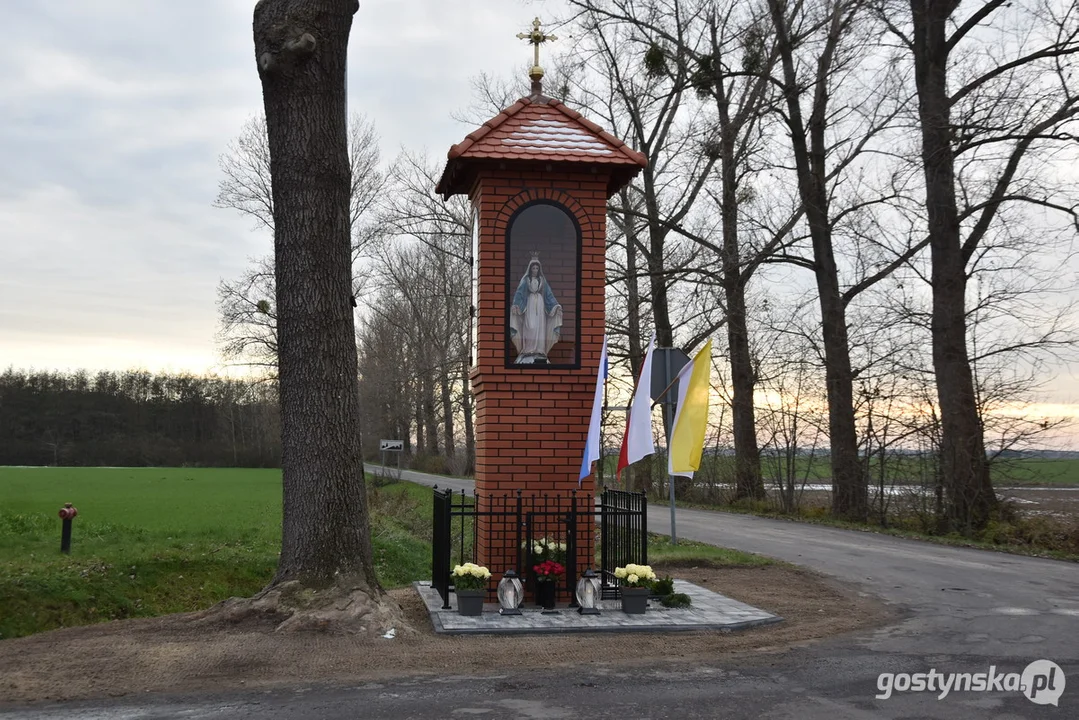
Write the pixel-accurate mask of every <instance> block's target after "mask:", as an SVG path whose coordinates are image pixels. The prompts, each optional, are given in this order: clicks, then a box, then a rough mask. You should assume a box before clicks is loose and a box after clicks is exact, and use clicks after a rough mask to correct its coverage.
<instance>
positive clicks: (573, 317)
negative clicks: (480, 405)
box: [506, 200, 581, 370]
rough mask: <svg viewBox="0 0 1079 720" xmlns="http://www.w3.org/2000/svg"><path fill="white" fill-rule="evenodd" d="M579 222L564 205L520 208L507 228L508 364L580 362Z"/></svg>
mask: <svg viewBox="0 0 1079 720" xmlns="http://www.w3.org/2000/svg"><path fill="white" fill-rule="evenodd" d="M580 289H581V226H580V223H578V221H577V218H576V217H574V215H573V213H571V212H570V211H569V209H568V208H566V207H565V206H564V205H562V204H560V203H556V202H553V201H551V200H538V201H535V202H531V203H528V204H526V205H523V206H521V207H520V208H518V209H517V211H516V212H515V213H514V214H513V216H512V217H511V218H510V221H509V223H508V225H507V229H506V367H513V368H521V369H537V370H538V369H542V368H545V367H561V368H564V367H579V366H580V304H581V292H580Z"/></svg>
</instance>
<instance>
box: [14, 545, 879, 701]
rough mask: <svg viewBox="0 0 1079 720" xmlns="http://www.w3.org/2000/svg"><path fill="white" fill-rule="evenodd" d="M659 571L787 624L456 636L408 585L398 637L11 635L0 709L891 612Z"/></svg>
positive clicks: (465, 668) (814, 594)
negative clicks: (439, 627) (435, 622)
mask: <svg viewBox="0 0 1079 720" xmlns="http://www.w3.org/2000/svg"><path fill="white" fill-rule="evenodd" d="M661 569H663V570H665V571H666V572H669V573H670V574H671V575H673V576H674V577H677V578H683V579H686V580H689V581H691V582H694V583H696V584H698V585H701V586H703V587H707V588H709V589H712V590H715V591H717V592H721V593H723V594H725V595H728V596H730V597H733V598H735V599H738V600H741V601H743V602H747V603H749V604H751V605H754V606H757V607H760V608H763V609H765V610H768V611H769V612H772V613H775V614H777V615H780V616H782V617H783V618H784V621H783V622H781V623H777V624H775V625H770V626H765V627H762V628H756V629H749V630H745V631H741V632H735V633H731V632H715V631H709V632H687V633H627V634H611V633H605V634H603V635H596V634H567V635H545V636H535V635H531V636H529V635H512V636H475V635H473V636H447V635H436V634H435V633H434V632H433V630H432V629H431V623H430V620H429V619H428V617H427V613H426V610H425V609H424V606H423V603H422V602H421V601H420V599H419V597H418V596H417V595H416V593H415V592H414V591H413V590H412V589H411V588H408V589H400V590H394V591H392V593H391V595H392V596H393V597H394V599H396V600H397V601H398V602H399V603H400V604H401V606H402V609H403V610H404V611H405V613H406V615H407V618H408V620H409V622H410V623H411V624H412V626H413V627H414V628H416V632H414V633H402V634H399V635H398V636H397V637H396V638H394V639H392V640H388V639H382V638H375V639H367V638H362V637H356V636H346V635H329V634H324V633H318V632H294V633H274V632H272V626H269V627H266V628H244V629H238V628H235V627H220V628H216V629H207V628H206V627H205V626H203V627H193V623H192V619H191V618H192V615H170V616H166V617H160V618H150V619H142V620H125V621H118V622H110V623H103V624H100V625H91V626H86V627H78V628H68V629H64V630H56V631H53V632H48V633H41V634H39V635H33V636H30V637H25V638H16V639H12V640H3V641H0V703H25V702H32V701H40V700H52V701H57V700H75V699H86V698H97V697H119V696H122V695H127V694H132V693H144V692H168V693H188V692H203V691H205V692H214V691H224V690H230V689H240V688H244V689H268V688H274V687H288V686H298V685H306V684H353V683H362V682H372V681H379V680H387V679H401V678H405V677H416V676H432V675H445V674H446V673H447V672H452V673H453V674H454V675H455V676H464V675H471V674H483V673H491V672H501V671H505V670H506V669H512V668H518V667H529V668H532V669H544V668H553V667H559V668H563V669H564V668H566V667H568V666H572V665H575V664H582V663H587V664H589V665H592V666H596V665H600V666H609V667H613V666H630V665H634V664H642V663H655V662H656V661H657V660H660V661H667V662H673V663H676V664H677V663H690V664H697V663H701V662H715V661H717V660H719V659H721V658H723V657H724V656H730V655H734V654H740V653H748V654H761V653H776V652H782V651H784V650H785V649H787V648H789V647H791V646H793V645H797V644H802V643H806V642H808V641H813V640H816V639H819V638H825V637H829V636H832V635H836V634H839V633H844V632H849V631H853V630H858V629H861V628H866V627H870V626H878V625H881V624H883V623H885V622H886V621H888V620H889V619H891V618H893V617H894V612H893V611H892V610H890V609H888V608H886V607H885V606H884V605H882V604H881V603H879V602H877V601H876V600H873V599H870V598H868V597H864V596H861V595H859V594H858V593H857V592H854V591H852V590H849V589H847V588H844V587H840V586H838V585H836V584H833V583H832V582H830V581H828V580H826V579H824V578H822V577H820V576H818V575H815V574H813V573H810V572H807V571H804V570H801V569H797V568H792V567H790V566H785V565H775V566H766V567H759V568H708V567H692V568H690V567H678V568H673V567H665V568H661ZM540 638H541V639H540ZM526 648H527V649H526ZM376 657H377V661H376V660H375V658H376ZM448 669H452V670H448Z"/></svg>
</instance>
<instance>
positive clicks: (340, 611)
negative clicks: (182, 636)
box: [191, 580, 414, 637]
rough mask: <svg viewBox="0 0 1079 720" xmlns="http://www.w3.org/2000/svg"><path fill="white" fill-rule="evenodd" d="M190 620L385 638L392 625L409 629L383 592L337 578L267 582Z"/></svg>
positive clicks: (399, 630)
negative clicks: (315, 583)
mask: <svg viewBox="0 0 1079 720" xmlns="http://www.w3.org/2000/svg"><path fill="white" fill-rule="evenodd" d="M191 621H192V622H193V623H194V624H196V625H225V626H230V627H237V626H243V627H246V628H252V629H254V628H264V629H272V630H273V631H274V632H312V631H313V632H324V633H332V634H343V635H363V636H368V637H379V636H384V635H386V633H387V632H388V631H390V630H391V629H392V630H393V631H394V634H395V635H402V634H410V633H412V632H414V630H413V628H412V627H411V626H410V625H409V624H408V621H407V620H406V619H405V615H404V613H403V612H402V611H401V608H400V606H398V605H397V603H395V602H394V601H393V600H391V599H390V597H389V596H388V595H386V593H384V592H382V591H381V590H379V591H376V592H371V591H370V590H369V589H367V588H366V587H363V586H357V585H356V584H354V583H347V582H340V581H339V582H337V583H335V584H334V585H331V586H329V587H325V588H311V587H307V586H304V585H303V584H301V583H300V582H299V581H297V580H292V581H288V582H284V583H281V584H279V585H272V586H270V587H268V588H266V589H265V590H263V591H262V592H260V593H258V594H257V595H255V596H254V597H250V598H235V597H234V598H229V599H228V600H225V601H223V602H220V603H218V604H217V605H214V606H213V607H211V608H209V609H207V610H204V611H202V612H200V613H197V614H196V615H194V616H193V617H192V620H191ZM391 637H392V636H391Z"/></svg>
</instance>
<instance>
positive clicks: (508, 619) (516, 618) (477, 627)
mask: <svg viewBox="0 0 1079 720" xmlns="http://www.w3.org/2000/svg"><path fill="white" fill-rule="evenodd" d="M412 586H413V587H414V588H415V589H416V592H418V593H419V594H420V597H421V598H423V601H424V603H425V604H426V605H427V611H428V613H430V615H431V624H432V625H434V628H435V632H437V633H448V634H473V633H504V634H515V633H567V632H669V631H685V630H743V629H745V628H750V627H754V626H756V625H768V624H771V623H776V622H779V621H781V620H782V619H783V618H781V617H778V616H776V615H772V614H771V613H767V612H765V611H763V610H760V609H758V608H755V607H753V606H752V605H746V604H745V603H743V602H738V601H737V600H732V599H731V598H729V597H726V596H724V595H720V594H719V593H715V592H712V591H711V590H706V589H704V588H702V587H698V586H697V585H694V584H693V583H689V582H686V581H684V580H675V581H674V591H675V592H680V593H685V594H686V595H689V597H690V598H691V599H692V600H693V604H692V605H691V606H690V607H688V608H665V607H663V606H662V605H660V604H659V603H658V602H657V601H655V600H652V601H650V602H649V605H648V610H647V611H646V612H645V613H644V614H643V615H627V614H625V613H624V612H622V605H621V601H618V600H604V601H602V602H601V603H600V605H599V608H600V610H601V611H602V612H601V613H600V614H599V615H581V614H580V613H578V612H577V610H576V608H567V607H565V606H559V607H558V608H557V612H555V613H553V614H551V613H544V612H543V611H542V610H541V609H540V608H538V607H535V605H534V604H533V603H532V602H531V598H526V601H525V603H524V604H523V605H522V606H521V613H522V614H520V615H499V613H498V604H497V603H494V604H492V603H487V604H485V605H484V606H483V614H482V615H480V616H478V617H466V616H464V615H461V614H459V613H458V612H457V598H456V596H455V595H454V594H453V593H452V592H451V593H450V605H451V607H450V608H449V609H448V610H443V609H442V598H441V597H440V596H439V594H438V592H437V591H436V590H435V589H434V588H432V587H431V583H430V582H422V581H421V582H415V583H413V584H412Z"/></svg>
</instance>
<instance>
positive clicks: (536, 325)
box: [510, 254, 562, 364]
mask: <svg viewBox="0 0 1079 720" xmlns="http://www.w3.org/2000/svg"><path fill="white" fill-rule="evenodd" d="M561 332H562V306H561V305H559V304H558V301H557V300H555V297H554V293H553V292H551V286H550V285H548V284H547V278H545V277H544V276H543V266H542V265H541V264H540V261H539V257H538V256H537V255H535V254H533V255H532V259H531V260H529V262H528V268H527V269H526V270H525V274H524V275H523V276H522V277H521V282H520V283H518V285H517V292H516V293H514V295H513V304H512V305H511V306H510V339H511V340H512V341H513V346H514V347H515V348H517V360H516V361H515V362H517V363H521V364H528V363H546V362H547V353H548V352H550V350H551V347H552V346H553V345H554V344H555V343H556V342H558V340H559V338H560V336H561Z"/></svg>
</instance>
